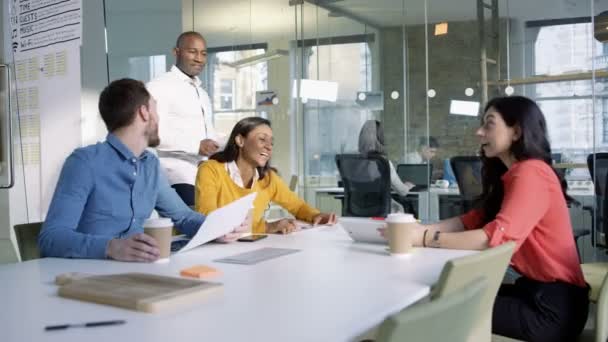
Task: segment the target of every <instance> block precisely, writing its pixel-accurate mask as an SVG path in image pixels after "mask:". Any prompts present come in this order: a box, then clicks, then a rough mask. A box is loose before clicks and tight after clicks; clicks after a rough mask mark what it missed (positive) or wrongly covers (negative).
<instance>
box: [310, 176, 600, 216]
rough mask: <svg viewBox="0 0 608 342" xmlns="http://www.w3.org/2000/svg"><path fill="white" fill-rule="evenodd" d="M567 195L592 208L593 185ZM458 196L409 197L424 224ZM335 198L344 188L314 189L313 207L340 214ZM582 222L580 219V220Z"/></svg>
mask: <svg viewBox="0 0 608 342" xmlns="http://www.w3.org/2000/svg"><path fill="white" fill-rule="evenodd" d="M568 194H569V195H570V196H572V197H573V198H574V199H576V200H577V201H579V202H580V203H581V204H582V205H584V206H593V205H594V201H595V193H594V190H593V184H592V183H589V184H585V186H581V187H577V188H573V189H571V190H568ZM459 195H460V192H459V191H458V188H451V187H450V188H447V189H443V188H437V187H434V186H432V187H431V189H430V190H428V191H420V192H410V193H409V196H418V216H419V217H418V218H419V219H421V220H422V221H425V222H436V221H439V219H440V197H444V198H449V197H451V198H456V197H458V196H459ZM335 196H344V188H340V187H326V188H317V189H315V206H316V207H317V208H319V209H320V210H321V211H325V212H328V211H331V212H335V213H337V214H340V213H341V212H342V206H341V203H340V201H339V200H336V199H335V198H334V197H335ZM570 214H571V216H572V220H573V222H579V221H578V217H579V215H582V213H581V212H580V210H578V208H577V209H576V210H571V212H570ZM581 220H582V218H581Z"/></svg>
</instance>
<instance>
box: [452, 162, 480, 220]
mask: <svg viewBox="0 0 608 342" xmlns="http://www.w3.org/2000/svg"><path fill="white" fill-rule="evenodd" d="M450 164H451V166H452V170H453V171H454V176H455V177H456V182H457V183H458V189H459V190H460V196H461V198H462V210H463V212H467V211H469V210H471V209H472V208H473V203H474V202H475V200H476V199H477V197H479V195H481V191H482V186H481V158H479V157H477V156H457V157H452V158H450Z"/></svg>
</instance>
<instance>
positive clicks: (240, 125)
mask: <svg viewBox="0 0 608 342" xmlns="http://www.w3.org/2000/svg"><path fill="white" fill-rule="evenodd" d="M261 125H266V126H268V127H272V126H271V125H270V121H268V120H266V119H264V118H260V117H258V116H250V117H247V118H244V119H241V120H240V121H239V122H237V123H236V125H234V128H233V129H232V132H231V133H230V138H228V142H227V143H226V147H225V148H224V150H223V151H220V152H217V153H215V154H214V155H212V156H211V157H209V159H211V160H217V161H218V162H220V163H229V162H232V161H235V160H236V159H237V158H238V156H239V146H238V145H237V144H236V137H237V136H239V135H240V136H242V137H243V138H247V135H248V134H249V132H251V131H253V130H254V129H255V128H256V127H258V126H261ZM256 168H257V169H258V174H259V175H260V179H264V177H265V176H266V174H267V173H268V172H269V171H270V170H273V168H272V167H271V166H270V160H268V162H267V163H266V165H264V166H263V167H256Z"/></svg>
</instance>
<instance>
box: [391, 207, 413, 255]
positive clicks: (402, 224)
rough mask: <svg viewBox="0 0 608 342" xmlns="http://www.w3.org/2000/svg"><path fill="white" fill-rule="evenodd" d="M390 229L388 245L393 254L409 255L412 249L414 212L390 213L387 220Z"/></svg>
mask: <svg viewBox="0 0 608 342" xmlns="http://www.w3.org/2000/svg"><path fill="white" fill-rule="evenodd" d="M385 222H386V227H387V230H388V247H389V250H390V253H391V255H395V256H400V255H407V254H408V253H410V252H411V250H412V244H413V241H412V239H413V228H414V227H413V223H415V222H416V219H415V218H414V215H412V214H389V215H388V217H387V218H386V220H385Z"/></svg>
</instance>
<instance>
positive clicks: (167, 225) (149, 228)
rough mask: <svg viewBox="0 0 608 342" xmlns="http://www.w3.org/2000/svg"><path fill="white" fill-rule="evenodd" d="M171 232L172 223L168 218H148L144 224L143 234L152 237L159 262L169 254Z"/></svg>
mask: <svg viewBox="0 0 608 342" xmlns="http://www.w3.org/2000/svg"><path fill="white" fill-rule="evenodd" d="M172 232H173V222H172V221H171V219H170V218H150V219H147V220H146V221H145V222H144V233H145V234H146V235H149V236H151V237H153V238H154V240H156V243H157V244H158V249H159V250H160V255H159V257H158V258H159V260H163V259H165V260H166V259H168V258H169V255H170V254H171V233H172Z"/></svg>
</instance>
